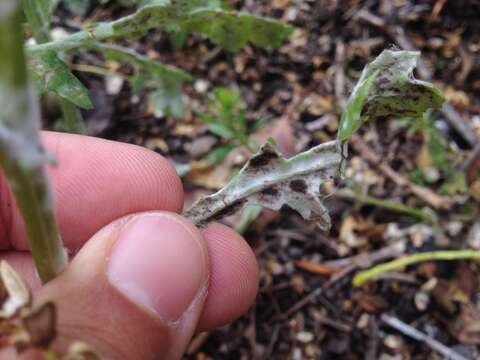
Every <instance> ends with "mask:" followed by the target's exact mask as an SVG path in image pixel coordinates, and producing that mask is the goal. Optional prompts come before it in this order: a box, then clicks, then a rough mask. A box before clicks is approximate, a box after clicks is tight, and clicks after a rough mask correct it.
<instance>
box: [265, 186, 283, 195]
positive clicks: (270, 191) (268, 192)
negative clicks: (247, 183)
mask: <svg viewBox="0 0 480 360" xmlns="http://www.w3.org/2000/svg"><path fill="white" fill-rule="evenodd" d="M278 192H279V191H278V189H277V188H276V187H275V186H269V187H267V188H265V189H264V190H262V192H261V194H263V195H269V196H276V195H278Z"/></svg>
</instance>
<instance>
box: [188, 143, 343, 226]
mask: <svg viewBox="0 0 480 360" xmlns="http://www.w3.org/2000/svg"><path fill="white" fill-rule="evenodd" d="M339 146H340V142H339V141H331V142H327V143H324V144H320V145H318V146H316V147H314V148H312V149H310V150H308V151H305V152H303V153H300V154H298V155H296V156H294V157H292V158H290V159H285V158H283V157H282V155H281V154H280V153H279V152H278V151H277V149H276V148H275V147H274V146H273V145H272V144H270V143H266V144H265V145H263V146H262V148H261V149H260V151H259V152H258V153H257V154H255V155H254V156H253V157H252V158H251V159H250V160H249V161H248V162H247V163H246V164H245V166H244V167H243V168H242V169H241V170H240V172H239V173H238V174H237V175H236V176H235V178H233V179H232V180H231V181H230V182H229V183H228V184H227V185H226V186H225V187H224V188H223V189H221V190H220V191H218V192H217V193H215V194H213V195H210V196H207V197H204V198H201V199H200V200H198V201H197V202H196V203H195V204H193V205H192V207H191V208H190V209H188V210H187V211H186V212H185V213H184V215H185V216H186V217H188V218H189V219H190V220H192V221H193V222H194V223H196V224H202V223H205V222H208V221H211V220H214V219H218V218H221V217H224V216H227V215H229V214H231V213H232V212H234V211H236V210H239V209H240V208H242V207H243V206H245V205H246V204H251V205H261V206H263V207H266V208H269V209H273V210H279V209H280V208H281V207H282V206H283V205H288V206H289V207H291V208H292V209H294V210H296V211H297V212H299V213H300V215H302V217H303V218H304V219H306V220H311V221H315V222H317V225H318V226H319V227H320V229H322V230H328V229H329V228H330V216H329V215H328V211H327V209H326V208H325V206H324V205H323V203H322V200H321V199H322V195H321V193H320V186H321V185H322V183H324V182H325V181H328V180H330V179H332V178H333V177H334V175H335V174H336V173H337V171H338V167H339V164H340V161H341V152H340V149H339Z"/></svg>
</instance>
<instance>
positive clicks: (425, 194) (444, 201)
mask: <svg viewBox="0 0 480 360" xmlns="http://www.w3.org/2000/svg"><path fill="white" fill-rule="evenodd" d="M350 145H351V146H352V147H353V148H354V149H355V151H357V152H358V153H359V154H360V155H361V156H362V158H364V159H365V160H367V161H368V162H369V163H370V164H371V165H372V166H375V167H377V168H378V170H380V171H381V172H382V173H383V174H384V175H385V176H387V177H388V178H389V179H391V180H392V181H393V182H394V183H395V184H397V185H398V186H404V187H406V188H407V189H408V190H409V191H410V192H411V193H413V194H415V195H416V196H417V197H419V198H420V199H422V200H423V201H425V202H426V203H428V204H430V205H431V206H433V207H434V208H436V209H447V208H449V207H450V205H451V201H450V200H449V199H448V198H446V197H444V196H441V195H438V194H436V193H435V192H433V191H432V190H430V189H428V188H425V187H422V186H418V185H415V184H413V183H412V182H411V181H410V180H407V179H406V178H405V177H403V176H402V175H400V174H398V173H397V172H396V171H395V170H393V169H392V168H391V167H390V166H389V165H387V164H385V163H384V162H383V161H382V159H381V157H380V156H379V155H377V154H375V152H373V150H372V149H371V148H370V147H369V146H368V145H367V144H366V143H365V142H364V141H363V140H362V138H361V137H360V136H358V135H353V136H352V138H351V140H350Z"/></svg>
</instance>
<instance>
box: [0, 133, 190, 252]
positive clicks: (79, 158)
mask: <svg viewBox="0 0 480 360" xmlns="http://www.w3.org/2000/svg"><path fill="white" fill-rule="evenodd" d="M43 142H44V144H45V147H46V148H47V149H48V150H49V151H51V152H52V153H53V154H54V156H55V158H56V159H57V162H58V166H57V167H55V168H52V167H50V168H49V174H50V178H51V181H52V185H53V194H54V203H55V211H56V214H57V221H58V224H59V227H60V233H61V235H62V238H63V240H64V243H65V246H66V247H67V248H68V249H69V250H71V251H73V252H75V251H76V250H78V249H79V248H80V247H81V246H82V245H83V244H84V242H85V241H87V240H88V239H89V238H90V237H91V236H92V235H93V234H95V232H97V231H98V230H99V229H101V228H102V227H103V226H105V225H106V224H108V223H110V222H112V221H113V220H115V219H117V218H119V217H122V216H124V215H127V214H131V213H135V212H141V211H148V210H167V211H173V212H180V211H181V210H182V207H183V189H182V184H181V181H180V178H179V177H178V176H177V174H176V171H175V169H174V167H173V166H172V165H171V164H170V163H169V162H168V161H167V160H166V159H165V158H164V157H162V156H161V155H159V154H156V153H155V152H153V151H150V150H148V149H145V148H142V147H139V146H135V145H130V144H124V143H119V142H114V141H109V140H104V139H99V138H93V137H88V136H81V135H72V134H62V133H53V132H45V133H43ZM0 177H1V176H0ZM28 248H29V247H28V243H27V239H26V234H25V228H24V225H23V220H22V218H21V216H20V214H19V212H18V210H17V208H16V206H15V205H14V200H13V196H12V195H11V192H10V191H9V189H8V187H7V186H6V182H5V181H2V179H1V178H0V249H15V250H28Z"/></svg>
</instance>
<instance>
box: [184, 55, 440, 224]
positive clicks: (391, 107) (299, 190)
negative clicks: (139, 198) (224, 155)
mask: <svg viewBox="0 0 480 360" xmlns="http://www.w3.org/2000/svg"><path fill="white" fill-rule="evenodd" d="M419 56H420V53H419V52H414V51H395V50H384V51H383V52H382V53H381V54H380V55H379V56H378V57H377V58H376V59H375V60H374V61H372V62H371V63H370V64H367V66H365V68H364V70H363V72H362V75H361V77H360V79H359V80H358V83H357V85H356V86H355V88H354V89H353V91H352V95H351V96H350V98H349V100H348V102H347V105H346V108H345V111H344V112H343V114H342V119H341V122H340V127H339V131H338V134H337V140H335V141H331V142H327V143H324V144H320V145H318V146H316V147H314V148H312V149H310V150H308V151H305V152H303V153H300V154H298V155H296V156H294V157H292V158H290V159H284V158H283V157H282V156H281V155H280V154H279V152H278V151H277V149H276V148H275V146H274V145H273V144H270V143H266V144H265V145H263V147H262V148H261V149H260V151H259V152H258V153H257V154H255V155H254V156H253V157H252V158H251V159H250V160H249V161H248V162H247V163H246V164H245V166H244V167H243V168H242V169H241V170H240V172H239V173H238V174H237V175H236V176H235V177H234V178H233V179H232V180H231V181H230V182H229V183H228V184H227V185H226V186H225V187H224V188H223V189H221V190H220V191H218V192H217V193H215V194H213V195H210V196H207V197H204V198H201V199H200V200H198V201H197V202H196V203H194V204H193V205H192V207H191V208H190V209H188V210H187V211H186V212H185V213H184V215H185V216H187V217H188V218H190V219H191V220H192V221H193V222H194V223H196V224H202V223H206V222H208V221H211V220H214V219H219V218H221V217H224V216H226V215H231V214H232V213H233V212H235V211H237V210H239V209H241V208H242V207H243V206H244V205H246V204H255V205H261V206H263V207H266V208H270V209H273V210H278V209H280V208H281V207H282V206H283V205H288V206H289V207H291V208H292V209H294V210H296V211H298V212H299V213H300V215H302V217H303V218H304V219H306V220H311V221H315V222H316V223H317V225H318V226H319V228H320V229H321V230H328V229H329V228H330V225H331V222H330V216H329V215H328V211H327V209H326V208H325V206H324V205H323V203H322V197H323V196H322V194H321V191H320V186H321V185H322V184H323V183H324V182H326V181H329V180H331V179H333V177H334V176H335V175H336V174H340V175H341V174H342V173H343V171H342V170H343V160H344V159H346V157H347V141H348V139H349V138H350V137H351V136H352V135H353V133H354V132H355V131H357V130H358V128H359V127H360V126H361V124H362V123H364V122H366V121H371V120H375V119H377V118H383V117H388V116H421V115H422V114H423V113H424V112H425V111H426V110H428V109H429V108H438V107H440V106H441V105H442V103H443V101H444V97H443V95H442V93H441V92H440V91H439V90H438V89H437V88H436V87H435V86H434V85H432V84H430V83H427V82H424V81H420V80H417V79H415V78H414V77H413V69H414V68H415V65H416V62H417V59H418V57H419Z"/></svg>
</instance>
